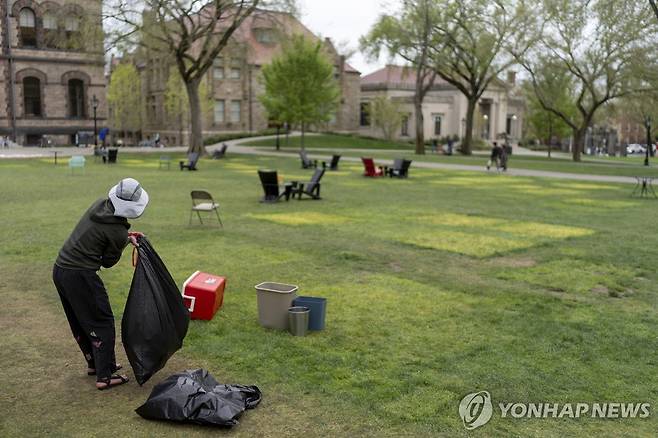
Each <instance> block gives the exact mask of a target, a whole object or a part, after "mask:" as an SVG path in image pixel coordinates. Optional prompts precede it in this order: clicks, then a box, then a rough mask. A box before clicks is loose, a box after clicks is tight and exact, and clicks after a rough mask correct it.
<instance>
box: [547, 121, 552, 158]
mask: <svg viewBox="0 0 658 438" xmlns="http://www.w3.org/2000/svg"><path fill="white" fill-rule="evenodd" d="M552 145H553V117H551V118H550V119H548V158H551V146H552Z"/></svg>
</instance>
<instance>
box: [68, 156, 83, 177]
mask: <svg viewBox="0 0 658 438" xmlns="http://www.w3.org/2000/svg"><path fill="white" fill-rule="evenodd" d="M69 169H71V175H73V173H74V171H75V169H80V172H82V174H83V175H84V173H85V157H83V156H82V155H73V156H72V157H71V158H69Z"/></svg>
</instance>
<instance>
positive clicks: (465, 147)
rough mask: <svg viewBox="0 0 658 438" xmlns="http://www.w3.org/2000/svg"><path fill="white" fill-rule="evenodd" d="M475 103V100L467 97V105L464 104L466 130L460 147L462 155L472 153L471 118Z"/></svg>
mask: <svg viewBox="0 0 658 438" xmlns="http://www.w3.org/2000/svg"><path fill="white" fill-rule="evenodd" d="M476 103H477V101H476V100H474V99H468V105H467V106H466V132H464V140H463V142H462V147H461V151H462V154H464V155H471V154H472V153H473V151H472V149H473V148H472V147H471V144H472V143H473V119H474V115H475V104H476Z"/></svg>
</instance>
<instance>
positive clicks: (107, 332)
mask: <svg viewBox="0 0 658 438" xmlns="http://www.w3.org/2000/svg"><path fill="white" fill-rule="evenodd" d="M53 282H54V283H55V287H57V292H58V293H59V298H60V299H61V300H62V306H63V307H64V313H65V314H66V318H67V319H68V321H69V325H70V326H71V332H73V337H74V338H75V340H76V341H77V343H78V346H79V347H80V350H81V351H82V354H83V355H84V357H85V360H86V361H87V365H88V366H89V368H95V369H96V376H97V380H99V381H100V380H102V379H105V378H108V377H110V376H111V375H112V373H113V372H114V371H115V366H116V357H115V355H114V339H115V334H114V314H112V308H111V307H110V301H109V299H108V297H107V292H106V291H105V286H104V285H103V282H102V281H101V279H100V277H99V276H98V275H97V274H96V272H94V271H90V270H76V269H65V268H60V267H59V266H57V265H55V267H54V268H53Z"/></svg>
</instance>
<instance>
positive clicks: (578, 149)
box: [571, 125, 587, 161]
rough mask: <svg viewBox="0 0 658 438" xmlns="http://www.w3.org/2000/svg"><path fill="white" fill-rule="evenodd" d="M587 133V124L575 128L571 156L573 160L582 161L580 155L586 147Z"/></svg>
mask: <svg viewBox="0 0 658 438" xmlns="http://www.w3.org/2000/svg"><path fill="white" fill-rule="evenodd" d="M586 134H587V125H585V126H584V127H580V128H578V129H574V131H573V148H572V150H571V156H572V158H573V161H580V155H581V154H582V152H583V150H584V149H585V135H586Z"/></svg>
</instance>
